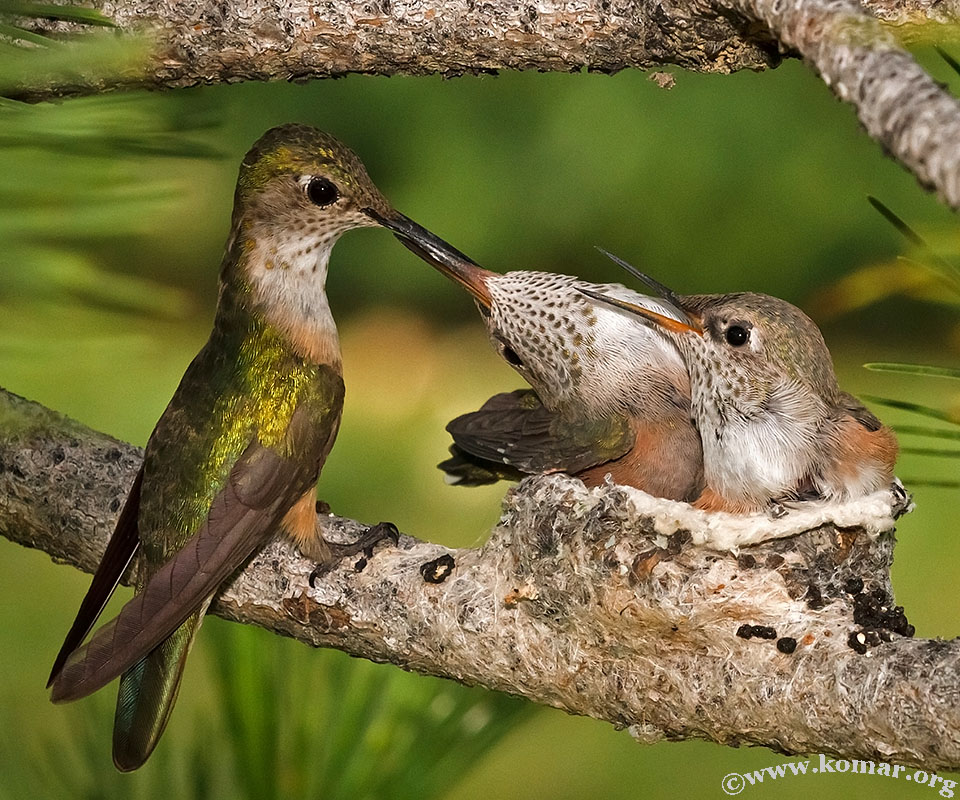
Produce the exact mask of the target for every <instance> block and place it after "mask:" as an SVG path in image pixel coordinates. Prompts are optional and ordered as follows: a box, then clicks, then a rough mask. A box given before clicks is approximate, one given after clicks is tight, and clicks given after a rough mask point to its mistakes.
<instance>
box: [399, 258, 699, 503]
mask: <svg viewBox="0 0 960 800" xmlns="http://www.w3.org/2000/svg"><path fill="white" fill-rule="evenodd" d="M404 244H405V245H406V246H407V247H409V248H410V249H411V250H413V251H414V252H417V253H418V255H420V256H421V257H422V258H424V259H425V260H426V261H427V262H428V263H430V264H432V265H433V266H434V267H436V268H437V269H438V270H440V271H441V272H442V273H444V274H445V275H447V276H448V277H449V278H451V279H453V280H454V281H456V282H457V283H459V284H460V285H461V286H463V287H464V288H466V289H467V291H469V292H470V294H471V295H473V298H474V299H475V300H476V303H477V307H478V308H479V310H480V314H481V316H482V317H483V320H484V322H485V324H486V327H487V333H488V335H489V337H490V340H491V342H492V343H493V345H494V347H496V349H497V350H498V352H499V353H500V355H501V356H502V357H503V359H504V360H505V361H506V362H507V363H508V364H510V366H512V367H513V368H514V369H515V370H516V371H517V372H519V373H520V374H521V375H522V376H523V377H524V378H526V379H527V381H528V382H529V383H530V385H531V386H532V387H533V389H532V390H530V389H521V390H518V391H515V392H510V393H506V394H498V395H495V396H494V397H492V398H490V400H488V401H487V402H486V403H485V404H484V405H483V407H482V408H480V410H478V411H474V412H473V413H470V414H465V415H463V416H460V417H457V418H456V419H455V420H453V421H452V422H451V423H450V424H449V425H448V426H447V430H448V431H449V432H450V434H451V435H452V437H453V441H454V444H453V446H452V447H451V448H450V450H451V453H452V456H453V457H452V458H450V459H448V460H447V461H444V462H443V463H442V464H440V468H441V469H442V470H444V471H445V472H446V473H447V476H448V480H449V481H450V482H451V483H458V484H462V485H479V484H483V483H493V482H495V481H497V480H500V479H508V480H517V479H519V478H520V477H522V475H524V474H531V473H540V472H567V473H569V474H571V475H576V476H577V477H579V478H580V479H581V480H583V482H584V483H586V484H587V485H588V486H595V485H598V484H601V483H603V481H604V479H605V476H606V475H608V474H609V475H610V476H611V477H612V479H613V480H614V481H615V482H617V483H621V484H626V485H630V486H635V487H637V488H640V489H643V490H644V491H646V492H648V493H650V494H653V495H656V496H659V497H666V498H670V499H674V500H686V501H691V500H694V499H695V498H696V497H697V496H699V494H700V492H701V490H702V489H703V469H702V462H703V459H702V454H701V448H700V437H699V435H698V433H697V431H696V429H695V428H694V426H693V424H692V423H691V419H690V415H691V410H690V384H689V380H688V378H687V369H686V365H685V364H684V361H683V358H682V357H681V354H680V351H679V350H678V348H677V347H676V345H675V343H674V342H673V341H671V338H670V337H669V336H667V335H665V334H664V333H662V332H661V331H659V330H657V329H656V328H653V327H650V326H649V325H646V324H642V323H639V322H638V320H636V319H635V318H633V317H631V316H630V315H627V314H623V313H622V312H620V311H619V310H616V309H613V308H609V307H605V306H604V305H602V304H601V305H597V304H595V303H592V302H590V301H588V300H587V298H586V297H585V296H584V293H585V292H594V293H600V292H602V293H604V294H607V295H610V296H612V297H620V298H622V299H623V300H624V302H629V303H632V304H637V305H642V306H646V307H649V308H650V309H652V310H653V311H655V312H656V313H657V314H658V315H663V316H670V315H677V313H678V312H675V311H674V310H673V309H672V307H671V306H670V304H669V303H664V302H661V301H659V300H657V299H655V298H653V297H648V296H646V295H642V294H639V293H637V292H634V291H631V290H630V289H626V288H625V287H623V286H620V285H618V284H608V285H601V284H594V283H587V282H584V281H581V280H579V279H577V278H575V277H573V276H570V275H556V274H553V273H549V272H508V273H506V274H502V275H501V274H498V273H496V272H491V271H489V270H486V269H483V268H482V267H480V266H478V265H477V264H476V263H475V262H473V261H471V260H470V259H469V258H467V257H466V256H463V255H462V254H458V253H456V252H454V251H453V250H451V249H449V248H446V249H440V248H434V249H432V248H430V247H424V246H423V245H422V243H420V242H416V241H413V240H409V239H408V240H407V241H404ZM607 255H609V254H607ZM615 260H616V259H615ZM683 319H685V316H683V315H679V316H677V324H681V322H680V320H683Z"/></svg>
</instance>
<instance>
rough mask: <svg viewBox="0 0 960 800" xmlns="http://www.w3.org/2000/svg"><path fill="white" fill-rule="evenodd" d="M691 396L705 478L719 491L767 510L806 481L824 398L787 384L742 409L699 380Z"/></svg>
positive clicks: (694, 382)
mask: <svg viewBox="0 0 960 800" xmlns="http://www.w3.org/2000/svg"><path fill="white" fill-rule="evenodd" d="M691 394H692V397H691V400H692V406H693V411H694V416H695V418H696V420H697V427H698V428H699V430H700V436H701V440H702V442H703V457H704V477H705V479H706V482H707V485H708V486H710V487H711V488H712V489H713V490H714V491H715V492H717V493H718V494H720V495H722V496H723V497H725V498H727V499H729V500H736V501H738V502H743V501H750V502H751V503H756V504H758V505H760V506H762V505H763V504H765V503H767V502H769V501H770V500H771V499H773V498H777V497H780V496H782V495H784V494H788V493H790V492H792V491H794V490H795V489H796V488H797V487H798V486H800V485H801V484H802V483H803V481H804V480H805V479H806V478H807V476H808V475H809V472H810V470H811V468H812V466H813V463H814V461H815V459H816V452H817V442H818V437H819V435H820V429H821V427H822V424H823V420H824V417H825V414H826V409H825V406H824V403H823V401H822V400H821V398H819V396H817V395H815V394H813V393H811V392H810V391H809V390H807V389H806V387H803V386H802V385H800V384H798V383H795V382H792V381H784V382H782V383H779V384H776V385H773V386H771V387H769V390H768V391H765V396H764V398H763V400H762V402H758V403H751V404H746V405H741V404H738V403H737V402H735V401H734V400H733V398H731V397H730V396H729V393H728V392H726V391H724V390H723V388H722V387H721V386H719V385H718V384H717V383H716V382H711V381H704V380H696V379H695V378H694V379H693V380H692V381H691Z"/></svg>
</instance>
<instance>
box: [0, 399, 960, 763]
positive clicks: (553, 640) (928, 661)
mask: <svg viewBox="0 0 960 800" xmlns="http://www.w3.org/2000/svg"><path fill="white" fill-rule="evenodd" d="M0 421H2V425H0V534H2V535H4V536H6V537H7V538H9V539H12V540H13V541H16V542H19V543H21V544H23V545H25V546H29V547H38V548H40V549H43V550H45V551H46V552H48V553H50V554H51V555H52V556H53V557H54V559H55V560H58V561H66V562H68V563H71V564H75V565H77V566H79V567H80V568H81V569H85V570H87V571H92V570H93V568H94V567H95V565H96V563H97V560H98V557H99V554H100V552H101V551H102V549H103V547H104V546H105V543H106V540H107V538H108V536H109V533H110V531H111V528H112V524H113V519H114V518H115V516H116V513H117V511H118V510H119V505H120V503H121V502H122V499H123V496H124V494H125V492H126V488H127V486H128V484H129V482H130V481H131V480H132V478H133V475H134V473H135V471H136V468H137V466H138V464H139V459H140V453H139V451H137V450H136V449H135V448H133V447H131V446H129V445H125V444H123V443H121V442H118V441H116V440H113V439H110V438H109V437H106V436H103V435H102V434H98V433H95V432H93V431H91V430H89V429H86V428H84V427H83V426H81V425H78V424H77V423H74V422H71V421H69V420H66V419H64V418H62V417H60V416H59V415H57V414H55V413H54V412H52V411H49V410H47V409H44V408H42V407H41V406H38V405H36V404H33V403H29V402H28V401H25V400H23V399H21V398H18V397H16V396H14V395H10V394H7V393H0ZM905 504H906V501H905V499H904V498H903V497H902V496H898V494H897V493H896V492H882V493H879V494H878V495H875V496H872V497H871V498H868V499H866V500H864V501H860V502H858V503H851V504H847V505H846V506H832V507H827V506H824V505H809V504H808V505H806V506H804V507H802V508H800V507H798V508H795V509H788V510H787V513H786V514H785V516H784V518H783V519H781V520H779V521H778V520H773V519H772V518H762V519H759V520H757V519H752V520H744V519H743V518H739V520H738V518H725V517H724V516H723V515H705V514H704V513H703V512H698V511H695V510H693V509H691V508H690V507H689V506H686V505H685V504H678V503H671V502H668V501H661V500H656V499H654V498H650V497H649V496H647V495H644V494H643V493H640V492H635V491H633V490H629V489H624V488H622V487H616V486H609V487H606V488H601V489H593V490H588V489H586V488H584V486H583V484H581V483H580V482H579V481H577V480H575V479H572V478H568V477H565V476H551V477H538V478H531V479H528V480H527V481H525V482H524V483H523V484H522V485H521V486H520V487H519V488H518V489H515V490H512V491H511V492H509V493H508V495H507V498H506V500H505V503H504V511H503V517H502V519H501V522H500V524H499V525H498V527H497V528H496V529H495V530H494V531H493V533H492V535H491V537H490V540H489V542H488V543H487V544H486V545H484V546H483V547H481V548H479V549H463V550H448V549H447V548H443V547H440V546H437V545H433V544H429V543H426V542H420V541H417V540H415V539H412V538H410V537H406V536H404V537H402V539H401V542H400V546H399V547H396V548H392V547H388V548H384V549H380V550H378V551H377V553H376V554H375V556H374V557H373V558H372V559H371V560H370V561H369V563H366V564H365V565H363V567H362V569H359V570H358V569H357V568H356V566H355V564H353V563H348V562H344V563H342V564H341V565H340V566H339V567H338V568H337V569H336V570H334V571H333V572H331V573H328V574H327V575H325V576H324V577H323V578H321V579H319V580H317V581H316V582H315V585H314V586H311V585H310V580H309V576H310V573H311V571H312V569H313V566H314V565H313V564H312V563H310V562H308V561H305V560H304V559H303V558H302V557H300V556H299V554H298V553H297V552H296V551H295V550H293V549H292V548H291V547H290V546H288V545H287V544H285V543H283V542H280V541H276V542H273V543H271V544H270V545H268V546H267V547H266V548H265V550H264V551H263V552H262V553H260V554H259V555H258V556H257V557H256V558H255V559H254V560H253V562H252V563H251V564H250V565H249V566H248V567H247V569H246V570H245V571H244V572H243V573H242V574H240V575H239V576H238V577H237V578H236V579H235V580H234V581H233V583H232V584H231V585H230V586H229V587H228V588H227V589H226V590H225V591H224V592H223V594H222V595H221V597H220V598H219V600H218V602H217V603H216V604H215V606H214V609H213V612H214V613H216V614H219V615H220V616H223V617H226V618H228V619H233V620H237V621H242V622H251V623H255V624H258V625H261V626H263V627H265V628H268V629H270V630H273V631H275V632H277V633H282V634H285V635H288V636H292V637H294V638H296V639H299V640H301V641H304V642H307V643H309V644H313V645H324V646H331V647H336V648H339V649H341V650H345V651H346V652H349V653H351V654H353V655H358V656H364V657H366V658H370V659H373V660H376V661H387V662H392V663H394V664H397V665H398V666H401V667H403V668H405V669H410V670H414V671H417V672H422V673H425V674H432V675H440V676H444V677H448V678H452V679H454V680H457V681H460V682H462V683H465V684H471V685H482V686H486V687H489V688H492V689H497V690H501V691H506V692H511V693H513V694H517V695H522V696H524V697H528V698H530V699H531V700H534V701H535V702H539V703H544V704H548V705H552V706H556V707H558V708H563V709H565V710H567V711H569V712H571V713H575V714H584V715H589V716H593V717H596V718H598V719H604V720H607V721H609V722H612V723H613V724H615V725H618V726H629V727H630V730H631V732H632V733H633V735H634V736H635V737H636V738H637V739H638V740H640V741H642V742H652V741H655V740H658V739H662V738H669V739H686V738H705V739H711V740H713V741H717V742H721V743H726V744H738V743H743V742H748V743H753V744H762V745H766V746H768V747H773V748H775V749H778V750H781V751H784V752H787V753H806V752H813V751H816V752H823V753H827V754H834V755H838V756H843V757H847V758H860V759H871V760H883V761H897V762H901V763H907V764H913V765H919V766H923V767H924V768H926V769H941V768H949V769H956V768H957V767H958V766H960V669H958V667H960V646H958V645H957V643H955V642H949V643H946V642H941V641H915V640H913V639H910V638H907V637H906V636H902V635H900V634H906V635H907V636H909V635H911V634H912V629H910V628H909V626H908V625H907V623H906V620H905V619H904V617H903V615H902V612H901V611H900V610H898V609H894V608H892V594H891V591H890V585H889V567H890V563H891V561H892V556H893V545H894V538H893V532H892V526H893V519H894V517H895V516H896V515H898V514H899V513H902V511H903V510H904V507H905ZM829 520H833V521H832V522H831V521H829ZM327 529H328V533H329V534H330V535H331V536H335V535H338V534H339V535H345V536H347V537H348V538H352V537H353V536H355V535H356V533H357V531H358V530H359V529H360V525H359V523H356V522H353V521H351V520H345V519H340V518H336V517H332V516H331V517H330V518H329V520H328V521H327ZM798 530H802V531H805V532H802V533H796V531H798ZM791 533H796V535H790V534H791ZM771 535H774V536H777V537H778V538H775V539H771V540H768V541H765V542H763V543H760V544H752V545H751V544H749V543H750V542H751V541H753V540H754V539H756V538H757V537H758V536H771ZM725 548H726V549H725ZM729 548H733V550H734V552H737V554H736V555H735V554H734V552H730V551H729ZM743 626H747V627H743ZM745 637H749V638H745ZM771 637H772V638H771Z"/></svg>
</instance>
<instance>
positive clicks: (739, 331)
mask: <svg viewBox="0 0 960 800" xmlns="http://www.w3.org/2000/svg"><path fill="white" fill-rule="evenodd" d="M724 336H725V337H726V339H727V344H729V345H730V346H731V347H741V346H743V345H745V344H746V343H747V339H749V338H750V331H749V330H747V328H744V327H743V326H742V325H731V326H730V327H729V328H727V332H726V333H725V334H724Z"/></svg>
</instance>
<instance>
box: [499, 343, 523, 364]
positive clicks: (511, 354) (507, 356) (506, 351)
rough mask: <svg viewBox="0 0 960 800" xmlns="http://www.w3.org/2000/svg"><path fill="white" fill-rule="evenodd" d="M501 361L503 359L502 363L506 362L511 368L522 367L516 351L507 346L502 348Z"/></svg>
mask: <svg viewBox="0 0 960 800" xmlns="http://www.w3.org/2000/svg"><path fill="white" fill-rule="evenodd" d="M503 359H504V361H506V362H507V363H508V364H509V365H510V366H511V367H522V366H523V362H522V361H521V360H520V356H518V355H517V351H516V350H514V349H513V348H512V347H510V346H509V345H506V344H505V345H504V346H503Z"/></svg>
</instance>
